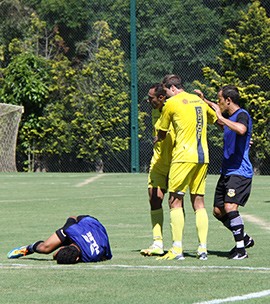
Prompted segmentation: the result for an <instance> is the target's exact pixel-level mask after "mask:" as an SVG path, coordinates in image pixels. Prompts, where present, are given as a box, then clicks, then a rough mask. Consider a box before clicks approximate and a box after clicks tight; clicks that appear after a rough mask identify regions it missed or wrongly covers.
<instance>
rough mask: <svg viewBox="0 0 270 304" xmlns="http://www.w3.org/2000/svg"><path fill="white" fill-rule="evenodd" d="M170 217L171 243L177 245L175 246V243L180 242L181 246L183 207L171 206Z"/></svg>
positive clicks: (183, 222) (183, 221)
mask: <svg viewBox="0 0 270 304" xmlns="http://www.w3.org/2000/svg"><path fill="white" fill-rule="evenodd" d="M170 219H171V232H172V240H173V244H174V246H175V247H179V246H176V244H181V245H180V246H181V247H182V238H183V230H184V226H185V217H184V212H183V208H172V209H171V210H170Z"/></svg>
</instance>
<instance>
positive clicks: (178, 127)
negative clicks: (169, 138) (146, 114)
mask: <svg viewBox="0 0 270 304" xmlns="http://www.w3.org/2000/svg"><path fill="white" fill-rule="evenodd" d="M164 110H165V111H164V116H165V120H166V119H168V120H170V121H171V122H172V124H173V127H174V130H175V133H176V145H175V149H174V153H173V160H172V162H195V163H208V162H209V156H208V146H207V134H206V133H207V111H208V105H207V104H206V103H204V101H203V100H202V99H200V98H199V97H198V96H197V95H195V94H189V93H187V92H182V93H179V94H177V95H175V96H173V97H171V98H170V99H168V100H167V102H166V105H165V108H164Z"/></svg>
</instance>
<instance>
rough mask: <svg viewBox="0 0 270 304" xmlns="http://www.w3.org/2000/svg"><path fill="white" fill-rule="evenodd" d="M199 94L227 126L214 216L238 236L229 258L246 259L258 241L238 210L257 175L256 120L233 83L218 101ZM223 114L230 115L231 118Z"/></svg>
mask: <svg viewBox="0 0 270 304" xmlns="http://www.w3.org/2000/svg"><path fill="white" fill-rule="evenodd" d="M196 93H198V94H199V96H200V97H201V98H202V99H203V100H204V101H205V102H206V103H208V104H209V105H210V106H211V107H212V108H214V110H215V112H216V115H217V118H218V123H219V124H220V125H222V126H223V132H224V136H223V161H222V166H221V175H220V178H219V180H218V182H217V186H216V191H215V197H214V209H213V214H214V216H215V217H216V218H217V219H218V220H219V221H221V222H222V223H223V225H224V226H225V227H226V228H228V229H229V230H230V231H231V232H232V234H233V237H234V240H235V244H236V245H235V247H234V248H233V249H232V250H231V251H230V253H229V259H233V260H242V259H245V258H247V257H248V254H247V252H246V248H249V247H252V246H254V240H253V239H252V238H251V237H250V236H249V235H248V234H246V233H245V231H244V222H243V219H242V217H241V215H240V213H239V211H238V207H239V206H242V207H243V206H245V204H246V202H247V200H248V198H249V195H250V192H251V183H252V176H253V168H252V164H251V162H250V160H249V149H250V142H251V134H252V120H251V117H250V115H249V113H248V112H247V111H246V110H244V109H242V108H241V107H240V106H239V100H240V94H239V91H238V88H237V87H235V86H233V85H226V86H223V87H222V88H221V89H220V90H219V92H218V104H215V103H212V102H210V101H208V100H207V99H205V98H204V97H203V94H202V92H201V91H199V90H196ZM222 114H227V115H228V118H226V117H224V116H223V115H222Z"/></svg>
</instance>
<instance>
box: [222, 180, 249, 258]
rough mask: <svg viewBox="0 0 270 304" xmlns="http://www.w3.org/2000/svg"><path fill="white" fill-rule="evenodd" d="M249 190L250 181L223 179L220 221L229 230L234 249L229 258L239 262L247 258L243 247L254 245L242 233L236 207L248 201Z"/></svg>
mask: <svg viewBox="0 0 270 304" xmlns="http://www.w3.org/2000/svg"><path fill="white" fill-rule="evenodd" d="M250 190H251V179H247V178H244V177H242V176H236V175H232V176H226V177H224V190H223V191H224V192H225V195H224V207H223V210H222V211H223V212H224V211H225V213H226V214H225V215H223V216H222V217H221V218H222V221H223V223H224V225H225V226H226V227H227V228H228V229H229V230H231V232H232V234H233V237H234V240H235V243H236V245H235V247H234V248H233V249H232V250H231V251H230V253H229V258H230V259H236V260H241V259H244V258H247V257H248V255H247V253H246V250H245V247H246V248H248V247H252V246H253V245H254V241H253V239H252V238H251V237H250V236H249V235H247V234H246V233H245V232H244V222H243V219H242V217H241V215H240V213H239V211H238V206H244V205H245V204H246V202H247V200H248V197H249V194H250Z"/></svg>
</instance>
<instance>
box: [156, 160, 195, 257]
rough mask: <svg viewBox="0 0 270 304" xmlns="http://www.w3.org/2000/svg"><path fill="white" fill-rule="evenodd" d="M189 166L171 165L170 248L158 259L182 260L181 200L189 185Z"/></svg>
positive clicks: (182, 211) (181, 164) (182, 221)
mask: <svg viewBox="0 0 270 304" xmlns="http://www.w3.org/2000/svg"><path fill="white" fill-rule="evenodd" d="M189 170H190V168H189V166H187V164H185V163H173V164H172V165H171V168H170V174H169V192H170V197H169V207H170V225H171V234H172V247H171V249H170V250H169V251H168V253H167V254H166V255H164V256H163V257H161V258H159V259H164V260H173V259H176V260H183V259H184V256H183V246H182V240H183V230H184V225H185V216H184V209H183V207H184V206H183V198H184V195H185V191H186V189H187V187H188V183H189Z"/></svg>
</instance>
